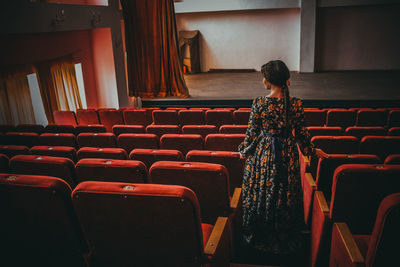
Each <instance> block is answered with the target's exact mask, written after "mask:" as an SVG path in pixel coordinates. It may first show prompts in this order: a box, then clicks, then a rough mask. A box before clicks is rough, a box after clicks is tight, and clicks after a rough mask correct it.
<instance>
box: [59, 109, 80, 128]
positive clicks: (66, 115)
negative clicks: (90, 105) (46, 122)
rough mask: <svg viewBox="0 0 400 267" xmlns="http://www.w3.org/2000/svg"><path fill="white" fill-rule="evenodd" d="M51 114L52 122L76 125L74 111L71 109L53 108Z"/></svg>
mask: <svg viewBox="0 0 400 267" xmlns="http://www.w3.org/2000/svg"><path fill="white" fill-rule="evenodd" d="M53 116H54V122H55V123H56V124H58V125H72V126H76V125H77V123H76V117H75V113H74V112H73V111H61V110H55V111H54V112H53Z"/></svg>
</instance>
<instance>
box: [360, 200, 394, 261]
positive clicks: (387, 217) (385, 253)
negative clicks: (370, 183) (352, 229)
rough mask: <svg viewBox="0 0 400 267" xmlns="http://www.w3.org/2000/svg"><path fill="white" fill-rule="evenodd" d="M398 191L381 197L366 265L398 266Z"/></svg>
mask: <svg viewBox="0 0 400 267" xmlns="http://www.w3.org/2000/svg"><path fill="white" fill-rule="evenodd" d="M399 225H400V193H397V194H392V195H389V196H387V197H385V198H384V199H383V201H382V202H381V204H380V205H379V209H378V214H377V216H376V221H375V226H374V230H373V231H372V235H371V238H370V241H369V246H368V251H367V255H366V266H368V267H369V266H398V265H399V264H400V259H399V246H398V242H399V236H400V227H399Z"/></svg>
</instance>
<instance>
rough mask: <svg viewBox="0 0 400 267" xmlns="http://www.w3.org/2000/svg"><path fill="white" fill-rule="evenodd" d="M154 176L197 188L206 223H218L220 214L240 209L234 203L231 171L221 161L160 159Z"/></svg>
mask: <svg viewBox="0 0 400 267" xmlns="http://www.w3.org/2000/svg"><path fill="white" fill-rule="evenodd" d="M150 178H151V181H152V182H153V183H155V184H169V185H182V186H186V187H188V188H190V189H191V190H193V191H194V192H195V194H196V196H197V198H198V199H199V203H200V206H201V214H202V218H203V221H204V222H206V223H211V224H214V223H215V221H216V220H217V218H218V217H219V216H230V215H231V214H232V213H233V212H236V208H235V209H232V208H231V206H230V192H229V174H228V171H227V170H226V168H225V167H224V166H222V165H220V164H211V163H203V162H181V161H158V162H156V163H154V164H153V165H152V166H151V168H150ZM238 191H240V188H238ZM235 194H237V192H235ZM239 195H240V192H239Z"/></svg>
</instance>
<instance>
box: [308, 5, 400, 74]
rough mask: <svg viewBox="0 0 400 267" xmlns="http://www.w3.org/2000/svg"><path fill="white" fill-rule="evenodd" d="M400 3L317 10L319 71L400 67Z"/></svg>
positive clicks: (316, 60) (316, 61) (316, 65)
mask: <svg viewBox="0 0 400 267" xmlns="http://www.w3.org/2000/svg"><path fill="white" fill-rule="evenodd" d="M399 14H400V6H399V5H397V6H396V5H381V6H363V7H334V8H319V9H318V10H317V30H316V57H315V69H316V70H317V71H331V70H333V71H334V70H390V69H400V49H399V48H400V34H399V25H400V16H399Z"/></svg>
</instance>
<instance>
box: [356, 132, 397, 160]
mask: <svg viewBox="0 0 400 267" xmlns="http://www.w3.org/2000/svg"><path fill="white" fill-rule="evenodd" d="M399 151H400V136H365V137H364V138H363V139H362V140H361V143H360V153H362V154H374V155H377V156H378V157H379V158H380V159H381V161H382V162H383V161H384V160H385V159H386V157H387V156H389V155H392V154H398V153H399Z"/></svg>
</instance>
